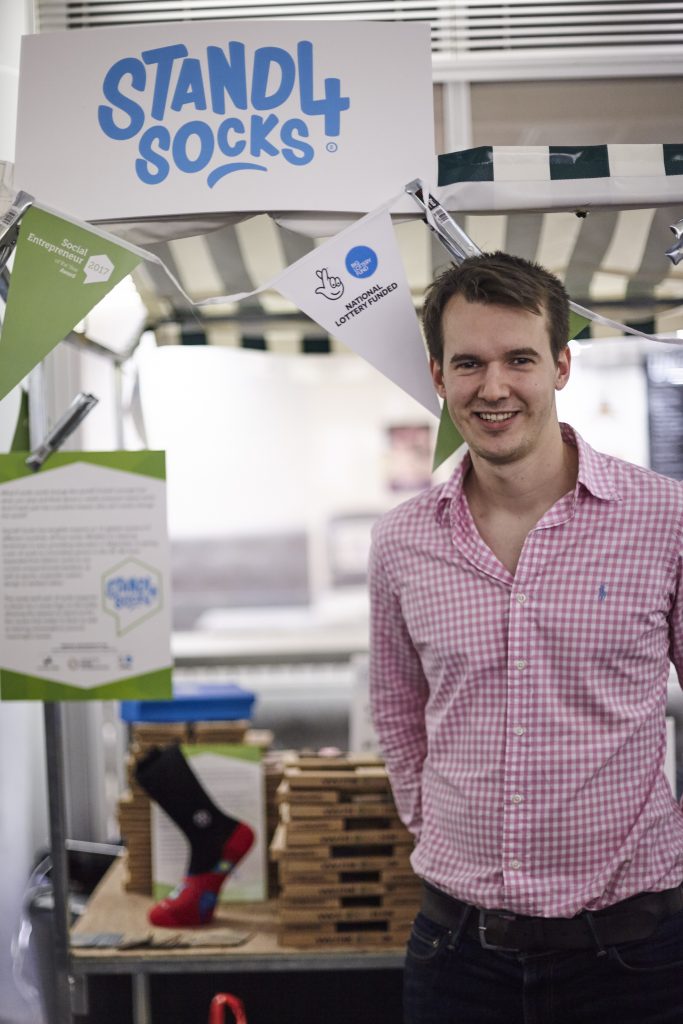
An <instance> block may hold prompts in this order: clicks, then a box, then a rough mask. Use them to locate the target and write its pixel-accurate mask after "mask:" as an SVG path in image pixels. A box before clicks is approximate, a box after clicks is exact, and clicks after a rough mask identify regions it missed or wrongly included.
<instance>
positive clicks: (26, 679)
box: [0, 666, 173, 701]
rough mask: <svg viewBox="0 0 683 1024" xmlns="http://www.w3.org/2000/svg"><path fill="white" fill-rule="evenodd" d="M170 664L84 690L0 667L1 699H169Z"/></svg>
mask: <svg viewBox="0 0 683 1024" xmlns="http://www.w3.org/2000/svg"><path fill="white" fill-rule="evenodd" d="M172 696H173V687H172V685H171V668H170V666H169V667H168V668H161V669H156V670H155V671H154V672H147V673H145V674H144V675H141V676H131V677H130V678H129V679H120V680H117V681H115V682H113V683H102V684H101V685H100V686H93V687H92V688H90V689H88V690H85V689H82V688H81V687H80V686H69V685H67V684H66V683H58V682H54V681H52V680H50V679H39V678H38V677H37V676H29V675H23V674H21V673H19V672H10V671H9V670H8V669H2V670H0V700H44V701H61V700H170V699H171V698H172Z"/></svg>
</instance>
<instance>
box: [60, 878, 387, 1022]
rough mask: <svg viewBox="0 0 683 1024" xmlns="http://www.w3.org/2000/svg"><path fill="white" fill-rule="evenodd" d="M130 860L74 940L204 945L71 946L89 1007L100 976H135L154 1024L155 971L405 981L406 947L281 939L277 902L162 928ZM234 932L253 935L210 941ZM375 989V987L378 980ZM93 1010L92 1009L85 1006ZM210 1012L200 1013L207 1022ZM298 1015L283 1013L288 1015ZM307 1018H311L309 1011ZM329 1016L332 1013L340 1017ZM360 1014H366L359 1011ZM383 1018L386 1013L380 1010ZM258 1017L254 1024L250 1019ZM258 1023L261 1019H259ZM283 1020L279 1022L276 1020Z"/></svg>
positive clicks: (136, 1018)
mask: <svg viewBox="0 0 683 1024" xmlns="http://www.w3.org/2000/svg"><path fill="white" fill-rule="evenodd" d="M123 882H124V866H123V863H122V862H120V861H119V862H116V863H115V864H114V865H112V867H111V868H110V869H109V871H108V872H107V874H106V875H105V877H104V878H103V879H102V881H101V882H100V884H99V886H98V887H97V889H96V890H95V892H94V893H93V895H92V896H91V898H90V900H89V902H88V906H87V908H86V911H85V913H84V914H83V916H82V917H81V918H80V919H79V921H78V923H77V924H76V925H75V926H74V928H73V929H72V943H73V942H74V941H79V940H82V939H83V937H85V936H96V935H116V936H120V937H121V939H120V940H119V942H123V943H124V944H127V943H129V942H131V943H132V942H138V941H141V940H144V938H145V937H149V936H152V943H154V942H163V941H165V940H168V938H169V934H172V935H178V936H179V937H181V938H182V936H183V935H186V936H189V938H190V941H191V940H192V937H193V936H194V937H199V938H200V941H201V942H202V945H201V946H187V947H186V946H179V947H170V948H169V947H167V946H158V945H154V944H151V945H145V946H139V947H137V948H129V949H121V948H112V947H108V948H89V947H88V948H81V947H77V946H74V945H72V947H71V974H72V976H73V978H74V979H75V983H76V988H77V991H78V990H80V991H79V992H78V995H79V999H78V1000H77V1001H80V1003H81V1006H83V1007H84V1008H85V1006H86V1004H87V1002H88V987H89V983H90V982H91V981H92V976H99V975H112V974H116V975H129V976H130V979H131V985H132V1003H133V1006H132V1014H131V1016H130V1020H131V1021H132V1024H151V1021H152V1008H151V1003H150V990H149V981H150V975H155V974H164V975H190V974H194V975H197V974H221V975H222V974H234V973H238V974H240V975H241V974H243V973H244V972H265V973H270V972H279V973H280V974H283V973H287V972H338V971H363V972H367V971H382V970H384V971H386V970H391V971H393V972H396V974H397V979H396V984H397V985H399V984H400V978H399V975H400V970H401V967H402V964H403V950H402V949H399V948H396V949H393V948H392V949H385V950H378V949H377V947H376V946H375V947H374V948H373V947H360V946H358V947H354V948H344V949H339V950H335V949H327V948H326V949H324V950H308V949H306V950H297V949H294V948H292V947H284V946H279V945H278V943H277V936H276V931H277V919H276V904H275V903H274V902H273V901H269V902H265V903H249V904H246V903H242V904H222V905H220V906H219V908H218V910H217V913H216V916H215V918H214V921H213V922H212V924H211V925H207V926H205V927H203V928H201V929H187V930H184V931H179V932H175V931H174V932H172V933H169V930H168V929H165V928H154V927H153V926H152V925H150V924H149V922H148V920H147V911H148V909H149V907H150V906H151V904H152V900H151V899H150V898H149V897H146V896H141V895H137V894H135V893H128V892H126V891H125V890H124V888H123ZM226 931H229V932H237V933H243V934H245V933H246V934H248V938H247V940H246V941H245V942H243V943H242V944H240V945H236V946H232V945H210V944H205V943H208V942H210V937H211V934H212V933H213V934H215V935H216V937H217V939H218V940H219V941H221V938H227V937H228V936H226ZM370 987H371V988H372V986H370ZM83 1012H84V1013H85V1012H86V1011H85V1009H84V1010H83ZM201 1019H202V1018H201V1017H199V1016H198V1017H197V1020H198V1021H200V1020H201ZM295 1019H296V1018H295V1017H287V1016H281V1017H280V1018H279V1020H281V1021H290V1020H291V1021H292V1022H293V1021H294V1020H295ZM301 1019H303V1018H301ZM332 1019H333V1018H332V1017H328V1018H327V1020H332ZM357 1019H358V1018H357ZM376 1019H377V1020H378V1021H379V1020H381V1017H380V1016H379V1015H378V1016H377V1017H376ZM250 1024H252V1022H251V1020H250ZM256 1024H258V1022H256ZM273 1024H275V1021H273Z"/></svg>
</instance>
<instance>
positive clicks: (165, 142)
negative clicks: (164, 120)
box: [135, 125, 171, 185]
mask: <svg viewBox="0 0 683 1024" xmlns="http://www.w3.org/2000/svg"><path fill="white" fill-rule="evenodd" d="M155 142H156V143H157V144H158V146H159V149H162V150H164V151H165V152H168V150H169V149H170V148H171V136H170V133H169V131H168V128H164V127H163V126H162V125H154V126H153V127H152V128H148V129H147V131H146V132H145V133H144V134H143V135H141V136H140V146H139V152H140V159H138V160H136V161H135V173H136V174H137V176H138V178H139V179H140V181H142V182H144V183H145V185H158V184H159V183H160V182H162V181H163V180H164V179H165V178H167V177H168V160H166V159H164V157H163V156H161V154H160V153H155V152H154V150H153V149H152V146H153V145H154V143H155ZM150 165H151V167H156V173H154V172H153V171H152V170H151V169H150Z"/></svg>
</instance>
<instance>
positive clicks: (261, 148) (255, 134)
mask: <svg viewBox="0 0 683 1024" xmlns="http://www.w3.org/2000/svg"><path fill="white" fill-rule="evenodd" d="M277 123H278V120H277V117H276V116H275V114H269V115H268V117H266V118H263V117H260V116H259V115H258V114H252V115H251V146H250V147H249V152H250V153H251V155H252V156H260V155H261V153H262V152H263V153H268V155H269V156H277V155H278V153H279V152H280V151H279V149H277V148H276V147H275V146H274V145H273V143H272V142H269V141H268V136H269V135H270V133H271V132H272V130H273V128H275V126H276V125H277Z"/></svg>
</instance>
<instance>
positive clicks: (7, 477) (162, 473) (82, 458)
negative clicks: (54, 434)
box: [0, 450, 166, 484]
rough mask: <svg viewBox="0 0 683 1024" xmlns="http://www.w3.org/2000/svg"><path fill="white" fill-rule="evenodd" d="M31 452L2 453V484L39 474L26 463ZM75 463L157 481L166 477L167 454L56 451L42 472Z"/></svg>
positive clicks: (0, 478)
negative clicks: (147, 477) (84, 463)
mask: <svg viewBox="0 0 683 1024" xmlns="http://www.w3.org/2000/svg"><path fill="white" fill-rule="evenodd" d="M28 455H29V452H16V451H12V452H9V453H8V454H6V455H0V484H6V483H9V482H10V481H12V480H19V479H21V478H22V477H25V476H34V475H35V474H34V470H32V469H31V468H30V467H29V466H27V465H26V458H27V457H28ZM75 462H87V463H91V464H92V465H95V466H104V467H105V468H106V469H116V470H119V471H121V472H124V473H137V474H139V475H140V476H149V477H152V478H153V479H155V480H165V479H166V453H165V452H163V451H149V450H145V451H140V452H122V451H113V452H54V453H53V454H52V455H50V456H49V458H48V460H47V462H46V463H45V465H44V466H43V467H42V468H41V469H40V470H39V472H40V473H48V472H49V471H50V470H51V469H60V468H62V467H63V466H71V465H73V464H74V463H75Z"/></svg>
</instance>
